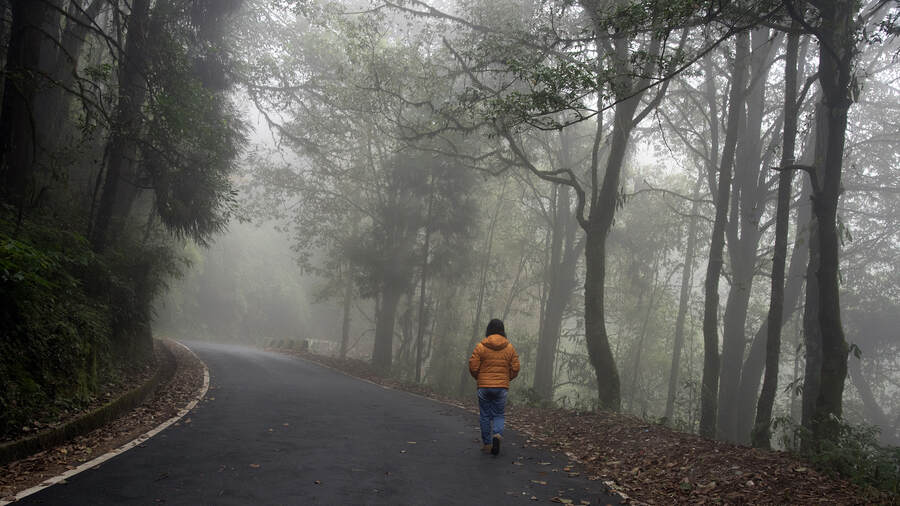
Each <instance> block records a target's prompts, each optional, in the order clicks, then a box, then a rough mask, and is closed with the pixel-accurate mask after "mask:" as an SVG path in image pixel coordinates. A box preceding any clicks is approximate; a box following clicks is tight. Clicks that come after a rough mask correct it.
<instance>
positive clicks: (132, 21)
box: [90, 0, 150, 252]
mask: <svg viewBox="0 0 900 506" xmlns="http://www.w3.org/2000/svg"><path fill="white" fill-rule="evenodd" d="M149 21H150V0H134V2H133V3H132V6H131V14H130V15H129V16H128V33H127V35H126V37H127V38H126V42H125V55H124V57H123V58H122V59H121V60H120V63H119V103H118V107H117V110H116V119H115V123H114V124H113V126H112V132H111V133H110V139H109V144H108V146H107V152H108V158H107V163H106V175H105V177H104V178H103V190H102V193H101V195H100V204H99V206H98V208H97V216H96V219H95V220H94V224H93V228H92V229H91V234H90V235H91V244H92V245H93V248H94V251H97V252H102V251H103V250H104V249H106V246H107V244H108V242H109V232H110V224H111V223H112V222H113V221H114V220H117V219H118V220H123V219H124V218H125V216H124V214H125V212H126V210H127V209H128V208H129V207H130V202H124V201H123V200H125V199H123V194H126V193H128V194H130V193H131V192H123V191H122V183H123V179H124V177H125V175H126V174H127V173H128V171H129V169H130V168H131V167H132V164H133V163H135V162H134V160H135V159H136V157H137V148H136V141H137V139H136V137H137V136H138V135H139V133H140V126H141V123H142V119H141V107H142V106H143V104H144V101H145V100H146V97H147V88H146V86H145V85H144V83H143V82H142V81H143V80H144V79H146V75H145V74H146V68H147V62H146V43H147V40H146V39H147V32H148V30H149ZM117 215H118V216H117Z"/></svg>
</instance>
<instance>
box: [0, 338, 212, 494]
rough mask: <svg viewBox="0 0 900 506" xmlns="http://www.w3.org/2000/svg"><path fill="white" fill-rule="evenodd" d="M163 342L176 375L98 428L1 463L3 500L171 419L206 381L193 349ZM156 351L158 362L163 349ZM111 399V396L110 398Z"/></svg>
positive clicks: (138, 379) (137, 379) (140, 379)
mask: <svg viewBox="0 0 900 506" xmlns="http://www.w3.org/2000/svg"><path fill="white" fill-rule="evenodd" d="M163 346H168V347H169V349H170V350H171V351H172V353H173V354H174V355H175V363H176V369H175V374H174V375H173V377H172V379H171V380H169V382H168V383H165V384H162V385H160V387H159V388H158V389H157V391H156V393H155V394H154V395H153V396H152V397H151V398H150V399H148V400H147V401H146V402H144V403H143V404H141V405H140V406H138V407H137V408H135V409H133V410H131V411H129V412H128V413H126V414H125V415H123V416H121V417H119V418H117V419H116V420H114V421H112V422H110V423H109V424H107V425H105V426H103V427H101V428H99V429H96V430H93V431H91V432H89V433H87V434H85V435H83V436H79V437H76V438H75V439H72V440H70V441H69V442H67V443H65V444H63V445H60V446H57V447H55V448H51V449H48V450H44V451H42V452H38V453H36V454H34V455H32V456H30V457H27V458H24V459H21V460H17V461H14V462H10V463H9V464H7V465H5V466H0V499H2V500H9V501H11V500H13V499H14V496H15V495H16V494H17V493H18V492H21V491H22V490H26V489H28V488H31V487H33V486H36V485H39V484H41V483H42V482H43V481H44V480H46V479H48V478H52V477H54V476H58V475H60V474H62V473H64V472H66V471H67V470H70V469H74V468H76V467H78V466H79V465H81V464H83V463H85V462H87V461H89V460H92V459H94V458H95V457H97V456H99V455H103V454H104V453H106V452H108V451H110V450H113V449H115V448H118V447H119V446H121V445H123V444H125V443H127V442H129V441H131V440H133V439H135V438H136V437H138V436H140V435H141V434H143V433H145V432H147V431H149V430H151V429H153V428H154V427H156V426H158V425H159V424H161V423H162V422H164V421H166V420H168V419H169V418H172V417H173V416H175V415H176V414H177V413H178V411H179V410H180V409H181V408H183V407H184V406H185V405H186V404H187V403H188V402H190V400H191V399H192V398H193V397H194V396H196V395H197V392H198V391H199V390H200V388H201V387H202V385H203V364H202V363H201V362H200V360H199V359H197V357H196V356H194V354H193V353H191V352H190V351H188V350H186V349H185V348H184V347H182V346H179V345H177V344H175V343H173V342H171V341H166V342H165V343H164V344H163ZM155 352H156V353H157V363H159V360H160V354H161V353H162V350H158V349H157V350H155ZM153 372H154V371H153V370H152V369H151V370H150V371H149V372H148V373H147V374H141V375H137V376H134V377H133V378H131V379H130V380H129V382H128V383H127V384H126V385H124V386H122V387H121V388H120V389H119V390H121V392H119V393H124V392H126V391H128V390H130V389H132V388H136V387H138V386H140V385H141V384H143V383H144V382H145V381H147V379H148V378H149V377H150V376H152V374H153ZM104 397H105V398H106V397H107V396H105V395H104ZM113 398H115V397H114V396H112V395H111V396H109V397H108V399H107V401H108V400H110V399H113ZM188 420H189V419H188ZM178 423H181V422H176V424H178Z"/></svg>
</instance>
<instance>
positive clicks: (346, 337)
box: [339, 265, 353, 358]
mask: <svg viewBox="0 0 900 506" xmlns="http://www.w3.org/2000/svg"><path fill="white" fill-rule="evenodd" d="M351 274H352V273H351V271H350V266H349V265H347V267H346V270H345V271H344V280H343V281H344V300H343V303H342V309H343V317H342V318H341V348H340V352H339V355H340V357H341V358H347V349H348V348H349V347H350V311H351V310H352V309H353V276H352V275H351Z"/></svg>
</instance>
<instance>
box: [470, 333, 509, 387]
mask: <svg viewBox="0 0 900 506" xmlns="http://www.w3.org/2000/svg"><path fill="white" fill-rule="evenodd" d="M469 373H471V374H472V377H473V378H475V379H477V380H478V388H509V380H511V379H513V378H515V377H516V376H518V375H519V355H518V354H517V353H516V349H515V348H513V345H512V344H510V342H509V341H508V340H507V339H506V338H505V337H503V336H501V335H500V334H491V335H489V336H487V337H485V338H484V339H482V340H481V342H480V343H478V345H477V346H475V351H473V352H472V356H471V357H470V358H469Z"/></svg>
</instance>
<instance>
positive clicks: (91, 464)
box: [0, 341, 209, 506]
mask: <svg viewBox="0 0 900 506" xmlns="http://www.w3.org/2000/svg"><path fill="white" fill-rule="evenodd" d="M172 342H174V343H175V344H177V345H179V346H181V347H182V348H184V349H186V350H187V351H188V352H190V353H191V355H194V357H196V358H197V360H199V361H200V364H201V365H203V388H201V389H200V393H199V394H198V395H197V397H195V398H194V399H193V400H192V401H191V402H189V403H188V404H187V405H186V406H185V407H183V408H181V410H179V411H178V413H177V414H176V415H175V416H173V417H172V418H169V419H168V420H166V421H165V422H163V423H161V424H160V425H158V426H157V427H156V428H154V429H151V430H150V431H148V432H145V433H143V434H141V435H140V436H138V437H137V438H135V439H134V440H132V441H129V442H127V443H125V444H123V445H122V446H120V447H118V448H116V449H114V450H110V451H109V452H107V453H104V454H103V455H101V456H99V457H97V458H95V459H93V460H91V461H88V462H85V463H84V464H81V465H80V466H78V467H76V468H75V469H70V470H68V471H66V472H64V473H63V474H61V475H59V476H54V477H53V478H49V479H47V480H44V481H43V482H41V484H40V485H36V486H34V487H31V488H29V489H27V490H23V491H21V492H19V493H18V494H16V496H15V498H14V499H13V500H12V501H4V500H2V499H0V506H6V505H7V504H12V503H13V502H15V501H18V500H21V499H23V498H25V497H28V496H29V495H31V494H34V493H36V492H40V491H41V490H44V489H45V488H48V487H52V486H53V485H56V484H57V483H60V482H63V481H65V480H66V479H67V478H71V477H72V476H75V475H76V474H78V473H80V472H82V471H87V470H88V469H91V468H93V467H96V466H99V465H100V464H102V463H104V462H106V461H107V460H109V459H111V458H113V457H115V456H116V455H120V454H122V453H124V452H126V451H128V450H130V449H132V448H134V447H135V446H137V445H139V444H141V443H143V442H144V441H146V440H148V439H150V438H151V437H153V436H155V435H157V434H159V433H160V432H162V431H164V430H165V429H166V428H168V427H169V426H170V425H172V424H173V423H175V422H177V421H178V420H181V419H182V418H183V417H184V415H186V414H188V412H189V411H190V410H192V409H194V407H196V406H197V403H198V402H200V400H201V399H203V397H205V396H206V391H207V390H209V368H207V367H206V364H204V363H203V361H202V360H200V357H197V354H196V353H194V351H193V350H191V349H190V348H188V347H187V346H185V345H184V344H182V343H179V342H178V341H172Z"/></svg>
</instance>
